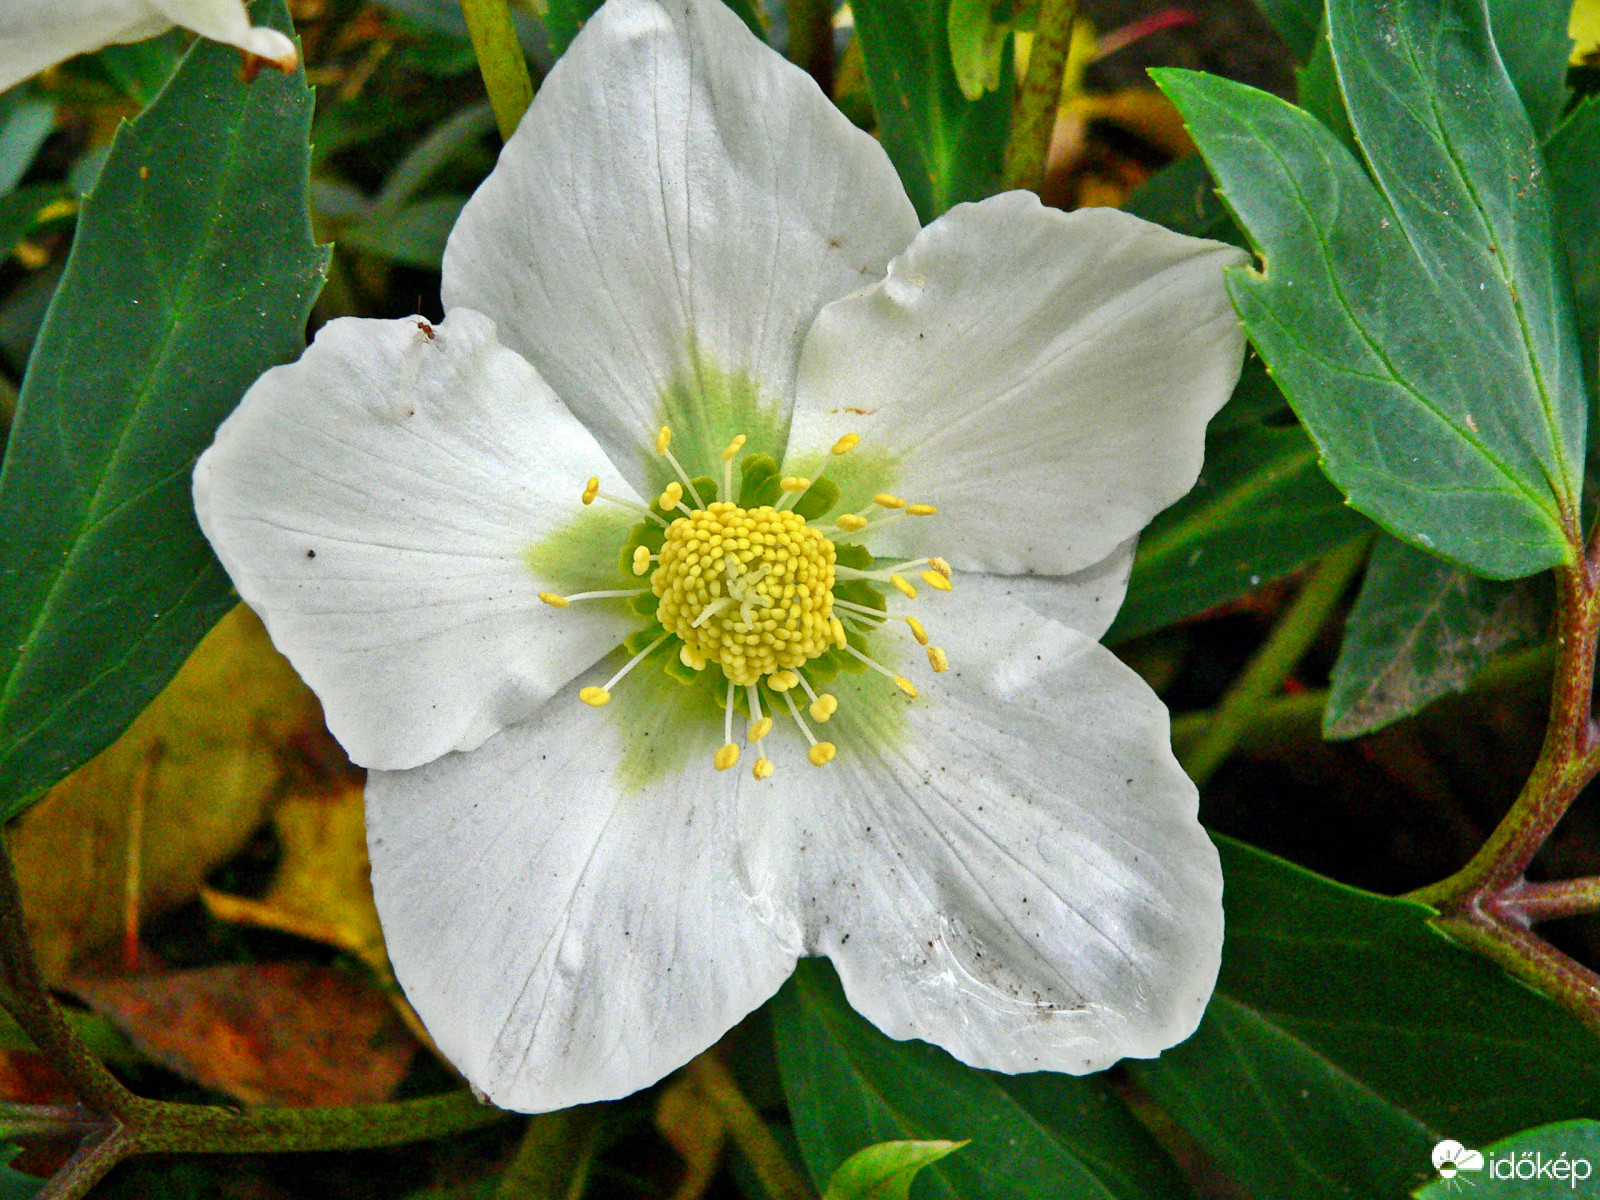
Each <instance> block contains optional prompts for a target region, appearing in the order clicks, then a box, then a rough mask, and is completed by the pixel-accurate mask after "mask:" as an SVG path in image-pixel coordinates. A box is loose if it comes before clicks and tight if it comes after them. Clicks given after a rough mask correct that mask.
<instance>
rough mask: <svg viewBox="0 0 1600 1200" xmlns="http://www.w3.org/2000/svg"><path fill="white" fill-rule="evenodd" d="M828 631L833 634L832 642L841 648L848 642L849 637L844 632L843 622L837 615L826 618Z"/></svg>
mask: <svg viewBox="0 0 1600 1200" xmlns="http://www.w3.org/2000/svg"><path fill="white" fill-rule="evenodd" d="M828 631H829V632H830V633H832V634H833V644H834V645H835V646H837V647H839V649H841V650H843V649H844V648H845V647H846V646H848V645H849V644H850V639H849V638H847V637H846V636H845V634H844V622H843V621H841V620H839V618H838V617H829V618H828Z"/></svg>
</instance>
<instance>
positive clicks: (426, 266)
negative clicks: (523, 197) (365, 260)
mask: <svg viewBox="0 0 1600 1200" xmlns="http://www.w3.org/2000/svg"><path fill="white" fill-rule="evenodd" d="M466 203H467V198H466V197H465V196H434V197H430V198H429V199H427V200H418V201H417V202H416V203H415V204H408V205H406V206H405V207H404V208H402V209H399V210H398V211H396V212H392V213H391V212H382V211H380V212H374V213H373V214H372V215H371V216H369V217H367V218H366V219H364V220H362V221H359V222H357V223H356V224H354V225H352V226H350V227H349V228H348V229H346V230H345V231H344V232H343V233H342V234H341V235H340V236H339V242H340V244H342V245H344V246H348V247H350V248H351V249H354V250H361V251H364V252H365V253H367V254H371V255H373V256H374V257H376V258H382V259H385V260H387V261H389V262H396V263H401V264H403V265H405V266H408V267H420V268H422V269H423V270H427V271H437V270H438V269H439V267H440V264H441V263H442V262H443V261H444V244H445V242H446V241H448V240H449V238H450V231H451V230H452V229H453V228H455V223H456V218H457V217H459V216H460V215H461V210H462V208H463V207H464V206H465V205H466Z"/></svg>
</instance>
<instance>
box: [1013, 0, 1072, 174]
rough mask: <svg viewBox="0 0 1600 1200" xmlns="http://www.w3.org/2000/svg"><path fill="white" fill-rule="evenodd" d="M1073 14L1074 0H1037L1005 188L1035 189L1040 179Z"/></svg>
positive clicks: (1016, 106) (1058, 100)
mask: <svg viewBox="0 0 1600 1200" xmlns="http://www.w3.org/2000/svg"><path fill="white" fill-rule="evenodd" d="M1077 16H1078V0H1040V3H1039V16H1038V20H1037V22H1036V24H1035V27H1034V35H1033V49H1032V51H1031V52H1030V53H1029V55H1028V73H1027V75H1026V76H1025V77H1024V78H1023V81H1022V89H1021V91H1019V92H1018V93H1017V99H1016V103H1015V104H1013V105H1012V106H1011V129H1010V133H1009V136H1008V140H1007V142H1006V164H1005V177H1004V178H1005V187H1006V188H1007V189H1010V188H1026V189H1027V190H1028V191H1030V192H1037V191H1038V190H1039V188H1040V186H1041V185H1042V184H1043V183H1044V165H1045V159H1046V158H1047V157H1048V156H1049V153H1050V135H1051V134H1052V133H1054V132H1055V127H1056V108H1057V107H1058V106H1059V105H1060V103H1061V81H1062V79H1064V78H1065V76H1066V72H1067V51H1068V50H1069V49H1070V48H1071V46H1072V24H1073V22H1074V21H1075V20H1076V19H1077Z"/></svg>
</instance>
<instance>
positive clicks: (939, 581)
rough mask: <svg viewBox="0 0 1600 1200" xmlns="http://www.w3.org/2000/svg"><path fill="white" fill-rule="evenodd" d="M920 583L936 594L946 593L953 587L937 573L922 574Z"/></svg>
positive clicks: (927, 572) (946, 578)
mask: <svg viewBox="0 0 1600 1200" xmlns="http://www.w3.org/2000/svg"><path fill="white" fill-rule="evenodd" d="M922 582H923V583H925V584H927V585H928V586H929V587H931V588H932V589H933V590H934V591H936V592H948V591H950V590H951V588H952V586H953V585H952V584H951V582H950V580H949V578H948V577H947V576H944V575H941V574H940V573H939V572H938V571H924V572H923V573H922Z"/></svg>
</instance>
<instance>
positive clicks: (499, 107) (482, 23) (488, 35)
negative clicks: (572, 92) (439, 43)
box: [461, 0, 533, 141]
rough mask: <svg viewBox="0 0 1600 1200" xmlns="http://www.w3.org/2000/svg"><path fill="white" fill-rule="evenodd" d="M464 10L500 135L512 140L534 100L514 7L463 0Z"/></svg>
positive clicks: (499, 0) (502, 0) (493, 0)
mask: <svg viewBox="0 0 1600 1200" xmlns="http://www.w3.org/2000/svg"><path fill="white" fill-rule="evenodd" d="M461 13H462V15H463V16H464V17H466V19H467V33H468V34H469V35H470V36H471V38H472V49H473V52H474V53H476V54H477V56H478V70H479V71H481V72H482V73H483V86H484V88H485V89H486V90H487V91H488V93H489V105H490V107H492V108H493V109H494V119H495V123H496V124H497V125H499V126H500V137H501V139H502V140H504V141H510V140H511V135H512V134H513V133H515V132H516V131H517V123H518V122H520V121H521V120H522V114H523V113H525V112H527V111H528V105H529V104H531V103H532V102H533V78H532V76H530V75H529V74H528V60H527V59H526V58H524V57H523V56H522V43H521V42H519V41H518V40H517V27H516V26H515V25H514V24H512V21H511V8H510V6H509V5H508V4H507V3H506V0H461Z"/></svg>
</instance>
